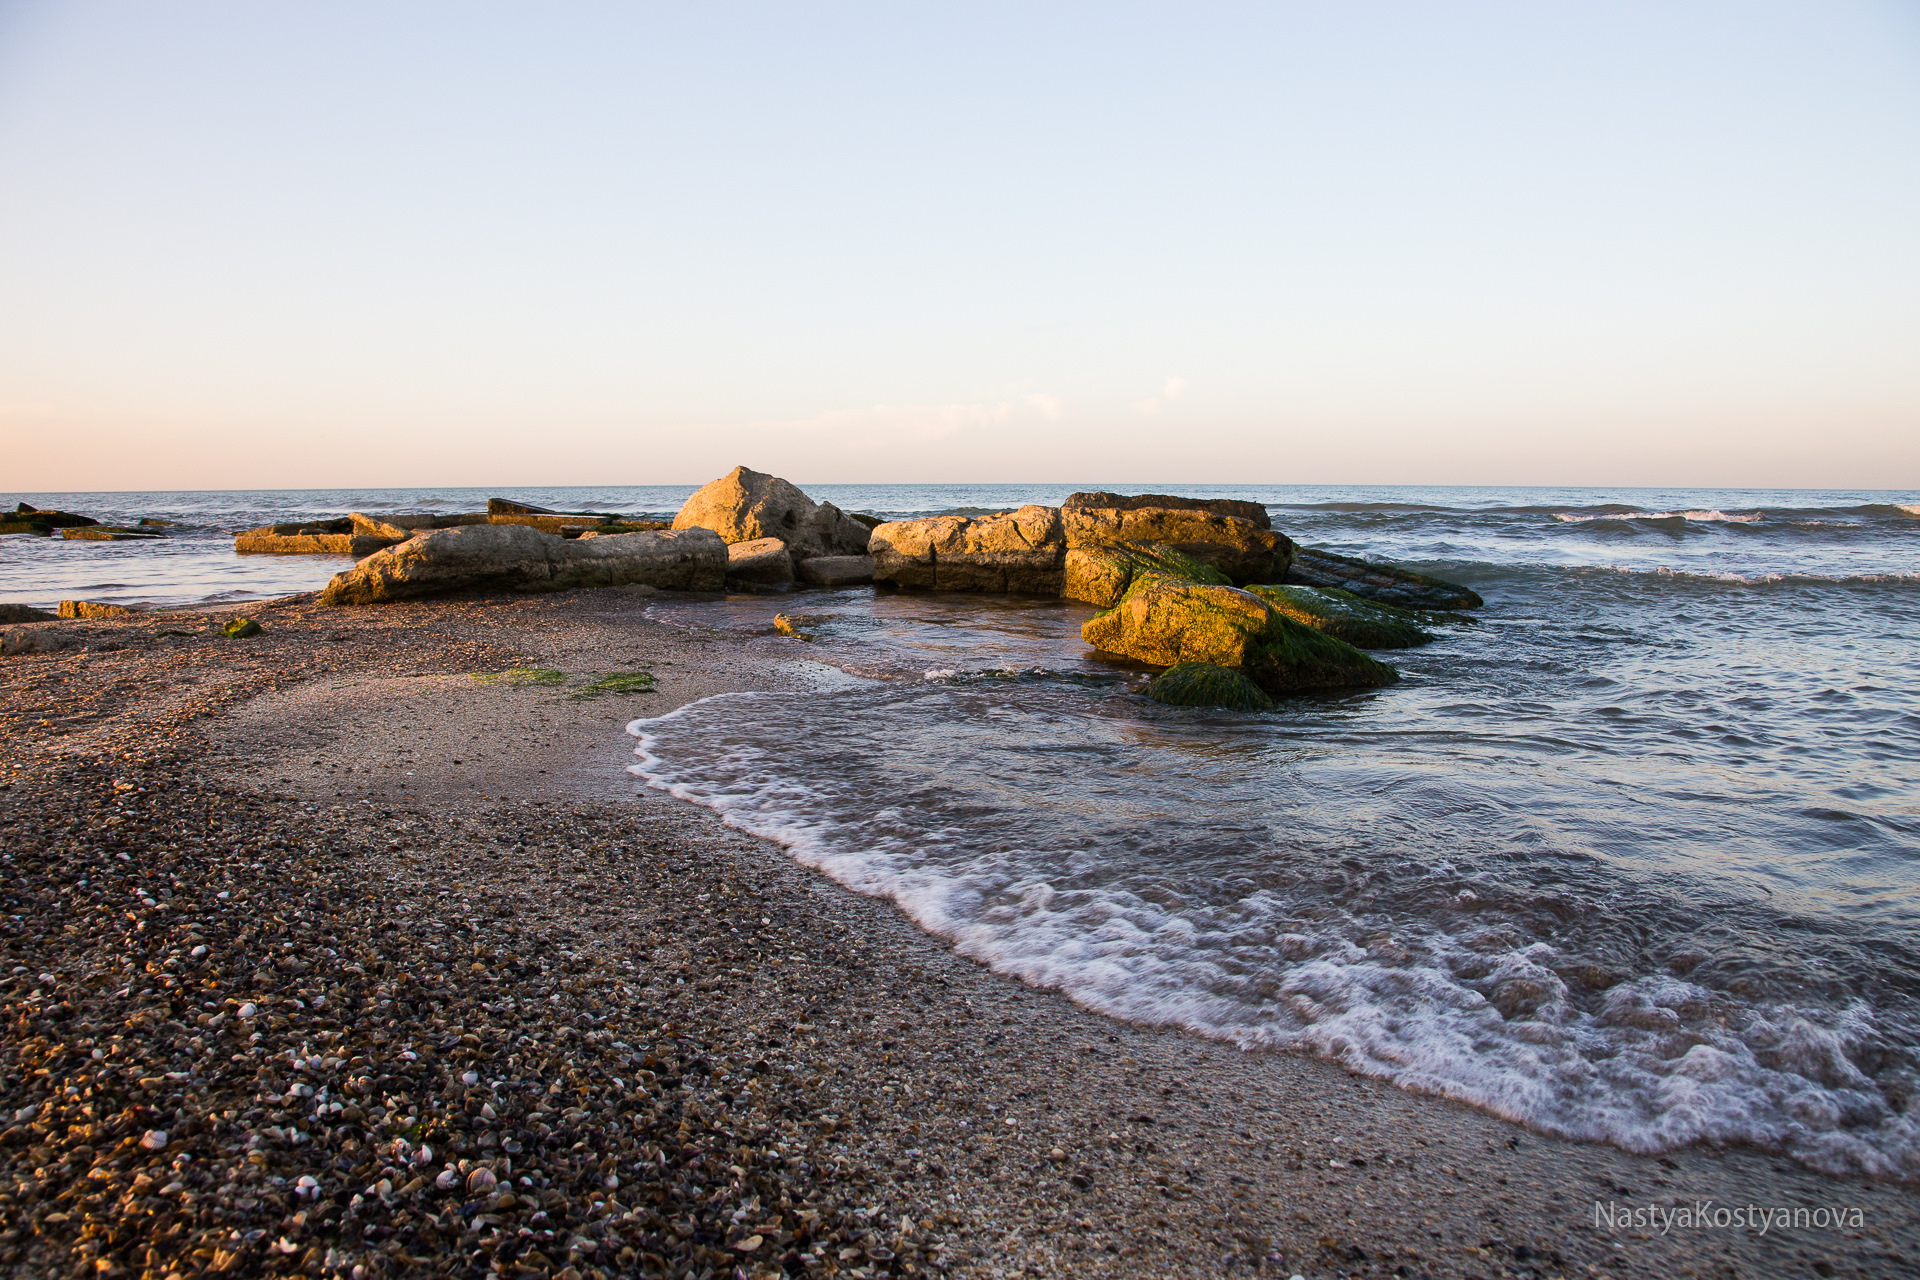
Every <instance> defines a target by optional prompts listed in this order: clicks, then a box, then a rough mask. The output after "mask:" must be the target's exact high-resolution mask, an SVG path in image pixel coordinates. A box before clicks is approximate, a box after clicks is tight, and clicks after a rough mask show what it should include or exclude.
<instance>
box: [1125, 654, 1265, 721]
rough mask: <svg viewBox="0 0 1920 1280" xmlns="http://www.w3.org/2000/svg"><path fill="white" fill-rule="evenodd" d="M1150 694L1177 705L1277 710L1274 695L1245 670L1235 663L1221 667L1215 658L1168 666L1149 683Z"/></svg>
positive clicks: (1243, 709) (1152, 696) (1239, 709)
mask: <svg viewBox="0 0 1920 1280" xmlns="http://www.w3.org/2000/svg"><path fill="white" fill-rule="evenodd" d="M1147 696H1148V697H1149V698H1152V699H1154V700H1155V701H1156V702H1166V703H1170V704H1172V705H1173V706H1176V707H1225V708H1227V709H1228V710H1230V711H1271V710H1273V699H1272V698H1269V697H1268V696H1267V695H1266V694H1265V693H1263V692H1261V689H1260V686H1259V685H1257V684H1255V683H1254V682H1253V681H1251V680H1249V679H1247V677H1246V675H1245V674H1244V673H1242V672H1239V671H1236V670H1234V669H1233V668H1232V667H1217V666H1215V665H1214V664H1213V663H1211V662H1182V663H1178V664H1176V665H1175V666H1171V667H1168V668H1167V669H1166V670H1165V671H1162V672H1161V673H1160V674H1159V675H1157V676H1155V677H1154V679H1153V683H1152V684H1150V685H1148V686H1147Z"/></svg>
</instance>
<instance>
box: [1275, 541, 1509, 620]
mask: <svg viewBox="0 0 1920 1280" xmlns="http://www.w3.org/2000/svg"><path fill="white" fill-rule="evenodd" d="M1285 580H1286V581H1287V582H1289V583H1292V584H1295V585H1298V586H1304V587H1339V588H1340V589H1341V590H1343V591H1351V592H1352V593H1353V594H1354V595H1357V596H1365V597H1366V598H1367V599H1369V600H1378V601H1379V602H1380V603H1382V604H1391V605H1398V606H1400V607H1401V608H1403V609H1438V610H1451V609H1478V608H1479V607H1480V606H1481V605H1483V604H1485V603H1486V601H1484V600H1482V599H1481V598H1480V596H1479V593H1477V592H1475V591H1472V590H1470V589H1469V588H1466V587H1463V586H1461V585H1460V584H1459V583H1457V582H1447V581H1445V580H1444V579H1441V578H1430V577H1428V576H1427V575H1426V574H1424V573H1415V572H1414V571H1413V570H1411V569H1402V568H1400V567H1399V566H1398V565H1391V564H1377V563H1375V562H1374V561H1371V560H1360V559H1356V558H1355V557H1353V556H1343V555H1336V554H1335V553H1334V552H1331V551H1322V550H1320V549H1318V548H1316V547H1295V548H1294V549H1293V560H1292V563H1291V564H1290V565H1289V566H1288V568H1287V572H1286V575H1285Z"/></svg>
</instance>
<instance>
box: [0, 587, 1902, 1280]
mask: <svg viewBox="0 0 1920 1280" xmlns="http://www.w3.org/2000/svg"><path fill="white" fill-rule="evenodd" d="M646 605H647V601H646V600H645V599H644V598H641V597H638V596H635V595H630V594H627V593H624V592H619V591H603V592H579V593H570V594H567V595H562V596H554V597H542V598H531V599H522V598H514V599H499V600H469V601H449V602H437V603H424V604H413V605H396V606H387V607H383V608H379V609H369V610H322V609H318V608H314V607H312V606H310V605H304V604H301V603H299V602H289V603H285V604H282V605H279V606H275V607H269V608H265V609H259V610H256V611H255V612H254V616H257V617H258V618H259V619H260V620H261V622H262V623H263V624H264V625H265V627H266V631H265V633H264V634H262V635H260V636H258V637H254V638H252V639H250V640H227V639H225V638H223V637H221V636H219V635H218V634H217V633H216V632H213V631H210V630H209V629H208V628H207V626H206V622H205V620H206V619H207V618H208V617H213V618H215V619H216V620H217V619H218V618H219V617H222V616H225V615H224V614H221V615H208V614H204V613H195V614H167V615H159V614H156V615H148V616H143V617H136V618H132V619H117V620H112V621H103V622H92V623H59V624H54V623H44V624H35V625H37V626H41V627H48V628H53V627H58V628H59V629H61V630H63V631H65V632H68V633H70V634H72V635H74V636H76V637H78V638H79V640H80V642H81V643H80V646H79V647H76V648H72V649H67V650H63V651H60V652H54V653H46V654H39V655H32V656H23V657H13V658H7V659H4V660H0V731H4V738H3V739H0V741H4V748H0V750H3V751H4V755H3V756H0V761H3V764H0V769H3V770H4V772H3V774H0V786H3V787H4V789H0V843H4V848H5V856H6V858H7V862H6V863H5V866H6V869H7V875H6V884H5V889H4V895H5V903H4V912H5V915H6V921H5V925H6V928H5V945H6V948H7V950H6V952H5V953H4V957H0V958H4V961H5V964H4V968H5V970H7V971H8V972H7V973H6V974H5V975H4V982H5V987H4V991H5V1003H6V1010H5V1014H6V1018H7V1031H6V1033H5V1037H4V1043H3V1045H0V1052H3V1053H4V1068H5V1079H4V1095H3V1096H0V1108H4V1114H0V1123H3V1124H4V1133H3V1134H0V1160H4V1162H5V1175H6V1176H5V1178H4V1180H3V1181H0V1197H3V1199H0V1220H4V1222H5V1223H6V1229H5V1231H4V1232H0V1263H5V1264H7V1265H9V1266H10V1267H12V1268H13V1269H15V1270H16V1271H17V1272H18V1273H20V1274H29V1275H34V1274H48V1275H51V1274H77V1273H78V1271H79V1270H80V1269H84V1270H85V1271H86V1272H87V1273H88V1274H99V1273H102V1272H105V1273H112V1272H113V1270H114V1269H115V1268H118V1269H120V1270H122V1271H124V1272H126V1273H129V1274H131V1273H142V1274H151V1275H154V1276H157V1277H164V1276H167V1275H169V1274H172V1273H174V1272H176V1271H177V1272H179V1273H180V1274H182V1275H186V1274H192V1273H193V1272H195V1271H199V1270H205V1269H210V1268H222V1267H224V1268H225V1269H228V1270H233V1271H236V1272H249V1271H253V1272H276V1273H279V1272H284V1273H289V1274H291V1273H294V1272H302V1273H307V1274H329V1275H333V1274H339V1275H352V1274H354V1268H356V1267H358V1268H360V1274H361V1275H362V1276H363V1277H364V1276H366V1275H370V1274H402V1273H408V1272H426V1271H436V1272H466V1273H475V1274H478V1273H480V1272H483V1271H486V1270H487V1269H489V1268H494V1269H498V1270H500V1271H502V1272H504V1273H507V1274H538V1273H551V1274H564V1273H565V1272H567V1271H568V1270H569V1269H571V1270H572V1271H573V1272H574V1273H576V1274H578V1275H583V1276H584V1275H590V1274H592V1273H593V1272H594V1271H600V1272H603V1273H606V1274H663V1273H671V1274H676V1275H679V1274H690V1275H698V1274H702V1273H705V1272H711V1273H713V1274H733V1273H734V1272H735V1271H738V1272H741V1273H744V1274H748V1275H755V1274H776V1273H780V1272H786V1273H791V1274H817V1275H831V1274H842V1275H844V1274H868V1275H875V1274H925V1273H929V1272H933V1273H949V1274H956V1275H1014V1274H1022V1273H1025V1274H1033V1275H1047V1276H1051V1275H1080V1274H1086V1275H1113V1276H1163V1275H1165V1276H1172V1275H1209V1276H1213V1275H1226V1274H1236V1273H1244V1274H1277V1275H1282V1276H1286V1275H1293V1274H1300V1275H1305V1276H1312V1277H1318V1276H1332V1275H1411V1276H1418V1275H1428V1276H1435V1277H1438V1276H1488V1277H1490V1276H1498V1275H1539V1276H1549V1275H1569V1276H1571V1275H1591V1274H1602V1275H1659V1276H1679V1275H1715V1276H1724V1275H1752V1276H1776V1275H1887V1276H1896V1275H1908V1274H1911V1263H1910V1262H1909V1261H1908V1260H1909V1259H1911V1258H1913V1257H1915V1256H1920V1212H1916V1210H1917V1209H1920V1204H1917V1203H1916V1196H1915V1192H1914V1190H1913V1189H1911V1188H1907V1187H1902V1186H1896V1185H1891V1184H1885V1183H1872V1182H1864V1181H1857V1180H1855V1181H1842V1180H1834V1179H1829V1178H1825V1177H1822V1176H1819V1175H1816V1174H1812V1173H1809V1172H1807V1171H1805V1170H1803V1169H1800V1168H1798V1167H1796V1166H1793V1165H1791V1164H1790V1163H1788V1162H1786V1161H1784V1160H1783V1159H1781V1158H1779V1157H1775V1156H1770V1155H1768V1154H1766V1153H1763V1152H1754V1151H1747V1150H1726V1151H1720V1150H1713V1149H1690V1150H1686V1151H1681V1152H1675V1153H1670V1154H1668V1155H1666V1156H1664V1157H1640V1156H1633V1155H1629V1154H1626V1153H1623V1152H1620V1151H1617V1150H1614V1149H1611V1148H1607V1147H1600V1146H1593V1145H1589V1144H1582V1143H1570V1142H1563V1141H1559V1140H1555V1139H1551V1138H1548V1137H1544V1136H1541V1135H1538V1134H1535V1133H1532V1132H1530V1131H1527V1130H1525V1129H1522V1128H1519V1127H1517V1126H1514V1125H1511V1124H1508V1123H1506V1122H1504V1121H1501V1120H1499V1119H1497V1118H1494V1117H1491V1116H1488V1115H1485V1114H1483V1113H1481V1112H1478V1111H1475V1110H1472V1109H1470V1108H1467V1107H1464V1106H1461V1105H1458V1104H1454V1103H1451V1102H1447V1101H1445V1100H1440V1099H1434V1098H1427V1097H1420V1096H1416V1095H1413V1094H1409V1093H1406V1092H1403V1091H1401V1090H1398V1089H1395V1088H1393V1087H1391V1086H1387V1085H1383V1084H1380V1083H1378V1082H1375V1081H1371V1080H1367V1079H1364V1078H1359V1077H1355V1076H1352V1075H1350V1074H1348V1073H1347V1072H1346V1071H1345V1070H1344V1069H1342V1068H1339V1067H1336V1066H1333V1065H1330V1064H1327V1063H1324V1062H1318V1061H1313V1060H1308V1059H1303V1058H1298V1057H1292V1056H1287V1055H1277V1054H1268V1053H1260V1054H1248V1053H1242V1052H1241V1051H1239V1050H1237V1049H1235V1048H1233V1047H1232V1046H1229V1045H1224V1044H1219V1043H1215V1042H1210V1041H1206V1040H1202V1039H1199V1038H1197V1037H1194V1036H1191V1035H1188V1034H1186V1033H1182V1032H1176V1031H1168V1030H1159V1029H1151V1028H1139V1027H1132V1026H1128V1025H1124V1024H1120V1023H1116V1022H1113V1021H1110V1020H1108V1019H1105V1018H1102V1017H1098V1016H1096V1015H1093V1014H1090V1013H1088V1012H1086V1011H1084V1010H1082V1009H1080V1008H1078V1007H1077V1006H1075V1005H1073V1004H1072V1003H1071V1002H1069V1001H1067V1000H1065V999H1064V998H1062V997H1060V996H1057V995H1054V994H1051V993H1047V992H1042V991H1036V990H1033V989H1031V988H1028V987H1026V986H1024V985H1022V984H1020V983H1019V982H1017V981H1013V980H1010V979H1006V978H1002V977H1000V976H998V975H996V974H993V973H991V972H989V971H988V970H986V969H984V968H982V967H981V966H979V965H977V964H975V963H973V962H971V961H967V960H964V959H961V958H959V957H956V956H955V955H953V954H952V953H951V952H950V951H949V950H948V949H947V948H946V947H945V946H944V945H943V944H942V943H940V941H939V940H937V939H934V938H930V937H928V936H927V935H926V934H924V933H922V932H920V931H919V930H918V929H917V928H915V927H914V926H913V925H911V924H910V923H909V922H907V921H906V920H905V919H904V918H903V917H902V916H901V915H900V914H899V913H898V912H897V911H895V910H894V909H893V908H892V906H891V905H890V904H888V903H886V902H883V901H878V900H874V899H869V898H864V897H861V896H859V895H856V894H853V893H851V892H849V891H846V890H844V889H842V888H841V887H839V886H838V885H836V884H833V883H832V882H830V881H828V880H825V879H824V878H822V877H821V876H819V875H818V874H817V873H814V872H811V871H808V870H806V869H804V868H801V867H799V866H797V865H795V864H794V863H792V862H791V861H790V860H789V859H787V858H786V857H785V855H784V854H783V853H782V851H781V850H780V849H779V848H778V847H776V846H773V845H770V844H768V843H766V842H764V841H760V840H757V839H754V838H752V837H748V836H745V835H743V834H741V833H739V832H737V831H734V830H732V829H730V828H728V827H726V826H725V825H723V824H722V823H720V822H719V820H718V819H717V818H715V817H714V816H713V815H712V814H710V813H708V812H707V811H706V810H703V809H699V808H696V807H694V806H691V805H687V804H683V803H681V802H678V801H674V800H672V799H670V798H668V797H665V796H663V795H661V794H659V793H657V792H653V791H650V790H647V789H645V788H643V787H641V786H640V785H639V784H638V782H637V780H635V779H634V778H633V777H632V776H631V775H629V774H628V773H626V771H625V767H626V765H627V764H628V763H630V762H631V760H632V756H631V748H632V741H631V739H629V738H628V737H627V736H626V735H625V733H624V731H623V730H624V726H625V724H626V723H627V721H629V720H630V719H633V718H636V717H640V716H647V715H658V714H662V713H664V712H666V711H669V710H671V709H673V708H674V707H677V706H681V705H684V704H685V703H686V702H688V701H691V700H693V699H696V698H699V697H704V696H707V695H709V694H712V693H719V692H726V691H731V690H746V689H805V688H808V687H816V686H819V685H822V684H824V683H830V682H832V681H834V680H836V679H838V674H837V673H835V672H832V671H831V670H830V669H827V668H824V667H822V666H820V665H819V664H817V663H815V662H814V661H813V660H811V659H810V658H809V657H808V655H807V649H806V647H805V646H804V645H803V644H801V643H800V642H797V641H793V640H789V639H786V638H783V637H777V636H772V635H768V636H763V637H755V638H752V639H748V640H745V641H742V640H741V639H739V638H738V637H732V638H724V639H723V638H721V637H719V636H717V635H713V634H708V633H704V632H701V631H698V630H683V629H672V628H669V627H666V626H664V625H661V624H659V623H656V622H653V621H650V620H649V619H647V618H646V616H645V609H646ZM166 631H182V632H186V633H187V634H184V635H163V634H162V633H163V632H166ZM510 668H539V669H548V670H554V671H558V672H560V673H563V675H564V676H565V677H566V679H565V682H564V683H560V684H552V685H543V684H538V683H530V684H511V683H505V682H493V683H487V682H482V681H476V680H475V679H473V678H472V674H471V673H474V672H500V671H503V670H507V669H510ZM640 669H645V670H649V671H651V672H652V673H653V675H654V676H655V677H656V680H657V685H656V687H655V689H654V691H652V692H648V693H627V694H610V695H606V696H600V697H581V696H579V695H580V693H581V691H582V690H583V688H584V686H585V684H586V682H587V681H588V680H589V679H591V678H593V677H596V676H603V675H606V674H609V673H620V672H632V671H635V670H640ZM778 745H779V744H777V743H769V744H768V746H769V748H770V749H777V748H778ZM122 854H125V855H127V856H126V857H125V858H124V859H123V858H122V857H121V856H120V855H122ZM83 877H84V878H85V879H86V880H87V882H88V883H87V884H86V885H85V886H80V885H78V884H77V881H78V880H79V879H81V878H83ZM223 894H224V895H225V896H224V897H223V896H222V895H223ZM149 903H151V904H152V905H147V904H149ZM198 947H205V948H207V950H206V951H205V952H204V953H201V954H198V955H196V954H195V951H196V948H198ZM15 970H18V972H14V971H15ZM43 975H50V976H43ZM243 1006H251V1012H250V1013H249V1014H248V1016H246V1017H244V1018H243V1017H241V1016H240V1011H241V1009H242V1007H243ZM96 1052H98V1053H99V1055H100V1056H99V1057H97V1058H96V1057H95V1056H94V1055H95V1053H96ZM409 1053H411V1054H412V1055H413V1057H412V1058H408V1057H406V1056H405V1055H406V1054H409ZM468 1073H471V1074H473V1076H474V1077H475V1078H474V1079H473V1080H472V1081H468V1080H466V1079H465V1076H466V1074H468ZM302 1090H306V1091H307V1092H305V1093H303V1092H302ZM335 1105H339V1106H340V1108H341V1109H340V1110H338V1111H335V1110H333V1109H332V1108H333V1107H334V1106H335ZM316 1107H322V1108H325V1110H324V1111H323V1112H321V1113H318V1114H316V1111H315V1108H316ZM29 1109H33V1110H32V1111H31V1112H30V1113H29ZM161 1132H164V1133H165V1134H166V1139H165V1145H164V1146H161V1147H158V1148H157V1149H153V1150H149V1149H148V1148H147V1147H143V1146H141V1145H140V1144H141V1141H142V1140H143V1139H146V1138H147V1137H148V1135H150V1134H154V1133H161ZM396 1138H399V1139H400V1140H401V1142H402V1143H403V1144H404V1148H396V1147H395V1146H394V1141H395V1139H396ZM508 1144H512V1145H511V1146H509V1145H508ZM423 1147H431V1148H432V1149H433V1150H432V1156H431V1158H428V1159H421V1158H420V1156H421V1150H422V1148H423ZM182 1156H187V1157H189V1158H188V1159H185V1160H182V1159H181V1157H182ZM449 1161H453V1162H454V1167H453V1169H452V1174H451V1178H449V1175H448V1173H447V1165H448V1162H449ZM462 1162H464V1167H463V1164H462ZM302 1178H306V1179H311V1181H312V1186H311V1188H303V1187H302V1184H301V1179H302ZM523 1179H524V1180H525V1181H522V1180H523ZM490 1180H491V1181H490ZM383 1182H384V1183H385V1186H384V1188H383V1187H382V1186H381V1184H382V1183H383ZM441 1184H447V1185H441ZM506 1187H511V1188H512V1190H510V1191H505V1192H504V1195H503V1188H506ZM303 1192H304V1193H303ZM1705 1202H1711V1204H1710V1206H1708V1209H1707V1216H1708V1220H1709V1225H1708V1226H1706V1227H1705V1228H1704V1229H1703V1228H1700V1227H1695V1226H1692V1225H1688V1226H1685V1227H1680V1226H1675V1227H1672V1228H1671V1229H1669V1230H1668V1231H1667V1232H1666V1233H1665V1234H1663V1233H1662V1231H1661V1228H1660V1227H1659V1226H1658V1225H1653V1226H1650V1227H1649V1226H1630V1225H1627V1224H1626V1223H1625V1222H1621V1221H1619V1220H1618V1219H1616V1223H1617V1225H1616V1227H1615V1228H1614V1229H1611V1230H1609V1229H1607V1227H1606V1223H1605V1220H1604V1217H1603V1218H1602V1220H1601V1221H1600V1223H1599V1225H1598V1226H1596V1205H1598V1206H1600V1207H1601V1208H1600V1212H1601V1213H1602V1214H1603V1215H1604V1214H1605V1213H1606V1212H1607V1211H1608V1209H1611V1210H1612V1211H1614V1212H1615V1213H1616V1214H1617V1213H1618V1212H1619V1211H1621V1210H1625V1209H1630V1208H1645V1207H1649V1206H1656V1205H1657V1206H1662V1208H1663V1212H1664V1210H1665V1209H1666V1208H1668V1207H1673V1206H1684V1207H1687V1208H1689V1209H1697V1208H1698V1207H1699V1206H1701V1205H1702V1204H1703V1203H1705ZM1749 1205H1755V1206H1762V1207H1766V1208H1772V1209H1779V1208H1782V1207H1784V1208H1787V1209H1789V1210H1791V1209H1794V1208H1806V1209H1809V1210H1812V1209H1814V1208H1826V1209H1828V1210H1830V1211H1831V1210H1832V1209H1833V1208H1835V1207H1840V1208H1843V1209H1846V1210H1853V1209H1857V1210H1858V1211H1859V1220H1860V1225H1859V1226H1858V1227H1855V1226H1852V1225H1843V1226H1841V1227H1839V1228H1828V1229H1819V1228H1814V1227H1799V1228H1795V1227H1793V1226H1791V1225H1787V1226H1774V1227H1769V1229H1768V1230H1767V1231H1766V1232H1765V1234H1761V1233H1760V1232H1759V1231H1758V1230H1757V1228H1749V1229H1742V1228H1740V1227H1736V1226H1728V1227H1724V1228H1722V1227H1718V1226H1715V1225H1712V1222H1713V1217H1714V1214H1715V1212H1716V1211H1718V1210H1721V1209H1725V1210H1729V1211H1731V1210H1733V1209H1735V1208H1739V1209H1745V1208H1746V1207H1747V1206H1749ZM1844 1220H1845V1221H1846V1222H1847V1223H1849V1224H1850V1223H1851V1222H1852V1220H1853V1219H1852V1216H1851V1214H1847V1215H1844Z"/></svg>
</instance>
